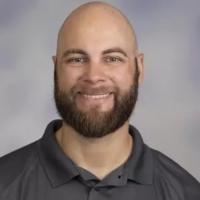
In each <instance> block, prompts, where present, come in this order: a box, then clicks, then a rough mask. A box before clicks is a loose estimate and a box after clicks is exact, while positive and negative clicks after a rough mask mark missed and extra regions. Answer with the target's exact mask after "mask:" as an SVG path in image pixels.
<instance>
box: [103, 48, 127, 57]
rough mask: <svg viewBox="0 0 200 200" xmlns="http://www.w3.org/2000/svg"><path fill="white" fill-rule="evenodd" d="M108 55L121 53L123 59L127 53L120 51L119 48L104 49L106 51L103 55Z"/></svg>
mask: <svg viewBox="0 0 200 200" xmlns="http://www.w3.org/2000/svg"><path fill="white" fill-rule="evenodd" d="M109 53H121V54H123V55H124V56H125V57H127V53H126V52H125V51H124V50H123V49H121V48H120V47H114V48H110V49H106V50H104V51H103V55H105V54H109Z"/></svg>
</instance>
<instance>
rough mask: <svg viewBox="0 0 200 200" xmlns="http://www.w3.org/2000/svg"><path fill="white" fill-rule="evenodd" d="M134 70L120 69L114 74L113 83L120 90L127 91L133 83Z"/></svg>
mask: <svg viewBox="0 0 200 200" xmlns="http://www.w3.org/2000/svg"><path fill="white" fill-rule="evenodd" d="M133 77H134V71H133V70H121V71H120V72H118V73H117V74H116V75H115V80H114V81H115V83H116V84H117V85H118V87H119V88H120V89H121V90H124V91H127V90H129V88H130V86H131V85H132V83H133Z"/></svg>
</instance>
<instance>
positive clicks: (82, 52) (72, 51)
mask: <svg viewBox="0 0 200 200" xmlns="http://www.w3.org/2000/svg"><path fill="white" fill-rule="evenodd" d="M70 54H82V55H85V56H88V54H87V52H85V51H84V50H82V49H67V50H66V51H64V53H63V55H62V57H67V56H69V55H70Z"/></svg>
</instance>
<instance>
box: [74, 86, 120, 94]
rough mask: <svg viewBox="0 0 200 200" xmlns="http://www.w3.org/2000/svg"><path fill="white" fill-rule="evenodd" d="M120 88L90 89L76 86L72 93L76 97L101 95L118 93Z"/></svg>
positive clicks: (99, 87)
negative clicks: (80, 95)
mask: <svg viewBox="0 0 200 200" xmlns="http://www.w3.org/2000/svg"><path fill="white" fill-rule="evenodd" d="M117 91H118V88H116V87H110V86H109V87H108V86H98V87H88V86H74V87H72V89H71V92H72V94H73V96H74V95H77V94H88V95H101V94H108V93H117Z"/></svg>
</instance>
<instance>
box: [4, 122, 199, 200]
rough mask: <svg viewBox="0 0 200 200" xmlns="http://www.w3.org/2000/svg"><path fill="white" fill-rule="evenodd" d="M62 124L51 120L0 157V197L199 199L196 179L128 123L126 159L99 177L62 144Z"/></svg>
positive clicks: (46, 199) (31, 199)
mask: <svg viewBox="0 0 200 200" xmlns="http://www.w3.org/2000/svg"><path fill="white" fill-rule="evenodd" d="M61 125H62V121H61V120H55V121H53V122H51V123H50V124H49V125H48V126H47V128H46V131H45V133H44V136H43V137H42V138H41V139H39V140H38V141H36V142H34V143H32V144H30V145H28V146H26V147H23V148H21V149H19V150H16V151H14V152H12V153H10V154H8V155H5V156H4V157H2V158H0V200H108V199H109V200H122V199H123V200H124V199H125V200H134V199H137V200H200V184H199V183H198V181H197V180H196V179H195V178H193V177H192V176H191V175H190V174H189V173H188V172H187V171H185V170H184V169H183V168H182V167H180V166H179V165H178V164H176V163H175V162H174V161H172V160H171V159H170V158H168V157H167V156H165V155H164V154H162V153H160V152H158V151H156V150H153V149H151V148H150V147H148V146H147V145H146V144H144V142H143V140H142V137H141V135H140V133H139V132H138V130H137V129H136V128H134V127H133V126H131V125H130V128H129V133H130V134H131V136H132V137H133V140H134V146H133V149H132V153H131V155H130V156H129V158H128V160H127V161H126V162H125V163H124V164H123V165H121V166H119V167H118V168H117V169H115V170H113V171H112V172H110V173H109V174H108V175H107V176H106V177H105V178H104V179H103V180H99V179H98V178H97V177H96V176H95V175H93V174H92V173H90V172H89V171H87V170H85V169H83V168H80V167H78V166H77V165H76V164H75V163H74V162H73V161H72V160H71V159H70V158H69V157H68V156H66V155H65V154H64V152H63V151H62V150H61V148H60V147H59V145H58V144H57V142H56V139H55V131H56V130H57V129H59V128H60V127H61ZM74 148H76V147H74ZM97 159H98V157H97Z"/></svg>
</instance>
